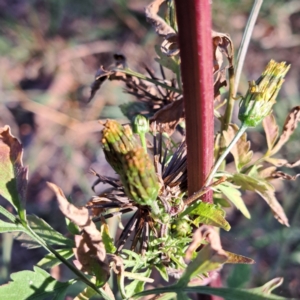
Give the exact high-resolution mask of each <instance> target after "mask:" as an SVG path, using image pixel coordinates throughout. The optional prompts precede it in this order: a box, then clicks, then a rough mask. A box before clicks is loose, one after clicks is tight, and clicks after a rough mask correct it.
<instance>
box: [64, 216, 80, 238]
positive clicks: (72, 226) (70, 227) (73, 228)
mask: <svg viewBox="0 0 300 300" xmlns="http://www.w3.org/2000/svg"><path fill="white" fill-rule="evenodd" d="M65 221H66V225H67V229H68V231H69V232H70V233H71V234H73V235H76V234H80V229H79V227H78V226H77V225H75V224H74V223H73V222H72V221H70V220H69V219H68V218H65Z"/></svg>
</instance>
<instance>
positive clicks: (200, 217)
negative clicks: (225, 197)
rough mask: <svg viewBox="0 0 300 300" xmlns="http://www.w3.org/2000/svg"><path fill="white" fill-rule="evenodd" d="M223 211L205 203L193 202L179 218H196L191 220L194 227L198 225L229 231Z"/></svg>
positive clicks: (216, 206)
mask: <svg viewBox="0 0 300 300" xmlns="http://www.w3.org/2000/svg"><path fill="white" fill-rule="evenodd" d="M225 214H226V213H225V211H224V210H223V209H222V208H221V207H219V206H218V205H215V204H211V203H205V202H202V201H200V202H198V201H197V202H195V203H194V204H192V205H191V206H189V207H188V208H187V209H186V210H185V211H184V212H183V213H182V214H181V216H185V215H192V216H195V217H196V218H195V219H194V220H193V223H194V224H195V226H198V225H199V224H200V223H203V224H207V225H212V226H217V227H221V228H223V229H224V230H226V231H228V230H230V225H229V223H228V222H227V221H226V220H225Z"/></svg>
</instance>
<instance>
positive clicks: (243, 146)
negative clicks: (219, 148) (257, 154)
mask: <svg viewBox="0 0 300 300" xmlns="http://www.w3.org/2000/svg"><path fill="white" fill-rule="evenodd" d="M238 130H239V128H238V127H237V126H236V125H234V124H231V125H230V126H229V127H228V130H227V131H224V132H223V135H224V138H225V141H226V146H227V147H228V145H229V144H230V143H231V141H232V140H233V138H234V137H235V135H236V133H237V132H238ZM230 152H231V153H232V155H233V157H234V162H235V167H236V169H237V171H238V172H239V171H240V170H241V169H242V168H243V167H244V166H245V165H247V164H248V163H249V162H250V161H251V158H252V156H253V152H252V151H250V142H249V141H247V134H246V133H244V134H243V135H242V136H241V138H240V139H239V140H238V141H237V143H236V144H235V145H234V146H233V147H232V149H231V150H230Z"/></svg>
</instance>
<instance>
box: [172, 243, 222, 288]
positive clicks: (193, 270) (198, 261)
mask: <svg viewBox="0 0 300 300" xmlns="http://www.w3.org/2000/svg"><path fill="white" fill-rule="evenodd" d="M226 261H227V255H225V254H223V253H218V252H217V251H216V250H214V249H212V248H211V246H210V245H206V246H204V247H203V248H202V249H201V250H200V251H199V252H198V254H197V257H196V258H195V259H194V260H193V261H192V262H191V263H190V264H189V265H188V266H187V268H186V270H185V272H184V273H183V275H182V276H181V277H180V279H179V280H178V282H177V284H176V285H177V286H181V287H184V286H187V285H188V283H189V282H190V280H191V279H193V278H194V277H196V276H198V275H201V274H204V273H206V272H209V271H212V270H216V269H218V268H219V267H221V266H222V265H223V264H224V263H225V262H226Z"/></svg>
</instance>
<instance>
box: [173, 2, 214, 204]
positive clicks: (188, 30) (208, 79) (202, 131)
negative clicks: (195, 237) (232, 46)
mask: <svg viewBox="0 0 300 300" xmlns="http://www.w3.org/2000/svg"><path fill="white" fill-rule="evenodd" d="M175 5H176V14H177V22H178V31H179V46H180V57H181V74H182V82H183V96H184V103H185V116H186V142H187V149H188V152H187V153H188V154H187V164H188V192H189V195H192V194H193V193H195V192H196V191H198V190H199V189H201V187H202V186H203V185H204V183H205V180H206V178H207V176H208V174H209V173H210V170H211V167H212V163H213V138H214V114H213V101H214V96H213V74H212V71H213V64H212V60H213V57H212V36H211V7H210V1H209V0H188V1H182V0H175ZM202 200H203V201H205V202H212V194H211V193H207V194H206V195H204V196H203V199H202Z"/></svg>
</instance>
